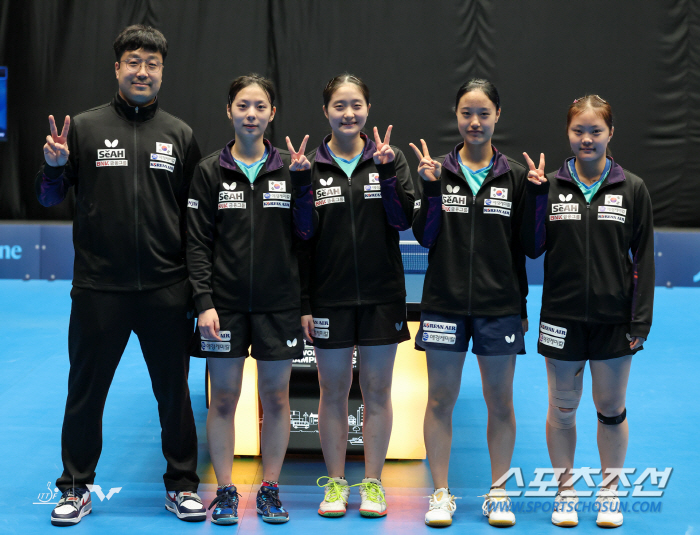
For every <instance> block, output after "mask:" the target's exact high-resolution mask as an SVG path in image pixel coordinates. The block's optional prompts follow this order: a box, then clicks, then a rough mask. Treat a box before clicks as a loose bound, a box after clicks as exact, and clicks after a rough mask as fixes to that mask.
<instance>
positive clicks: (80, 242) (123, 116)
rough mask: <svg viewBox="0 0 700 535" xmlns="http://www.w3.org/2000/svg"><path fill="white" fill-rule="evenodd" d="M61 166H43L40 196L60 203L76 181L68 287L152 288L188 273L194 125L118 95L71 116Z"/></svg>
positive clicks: (39, 178)
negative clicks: (187, 210)
mask: <svg viewBox="0 0 700 535" xmlns="http://www.w3.org/2000/svg"><path fill="white" fill-rule="evenodd" d="M68 148H69V150H70V156H69V159H68V163H67V165H66V166H65V167H51V166H49V165H45V166H44V168H43V170H42V171H40V172H39V174H38V175H37V177H36V181H35V189H36V194H37V198H38V199H39V202H40V203H41V204H43V205H44V206H53V205H54V204H58V203H60V202H61V201H62V200H63V199H64V198H65V196H66V194H67V193H68V190H69V189H70V188H71V186H73V187H75V200H76V203H75V214H74V217H73V244H74V246H75V264H74V267H73V285H74V286H77V287H80V288H90V289H93V290H103V291H134V290H151V289H155V288H162V287H165V286H170V285H171V284H175V283H176V282H179V281H181V280H183V279H185V278H187V269H186V268H185V239H184V233H185V224H186V222H185V206H186V204H187V190H188V189H189V186H190V180H191V179H192V172H193V171H194V167H195V165H196V164H197V161H198V160H199V158H200V152H199V147H198V146H197V142H196V141H195V139H194V136H193V135H192V129H191V128H190V127H189V126H187V124H185V123H184V122H183V121H181V120H180V119H178V118H177V117H175V116H173V115H170V114H169V113H166V112H165V111H163V110H161V109H159V107H158V101H156V102H154V103H153V104H151V105H150V106H142V107H132V106H129V105H128V104H127V103H126V102H125V101H124V100H123V99H122V98H121V97H120V96H119V95H118V94H117V95H116V96H115V97H114V99H113V100H112V102H111V103H110V104H105V105H103V106H99V107H97V108H93V109H91V110H88V111H86V112H83V113H80V114H78V115H76V116H75V117H73V120H72V122H71V126H70V130H69V132H68Z"/></svg>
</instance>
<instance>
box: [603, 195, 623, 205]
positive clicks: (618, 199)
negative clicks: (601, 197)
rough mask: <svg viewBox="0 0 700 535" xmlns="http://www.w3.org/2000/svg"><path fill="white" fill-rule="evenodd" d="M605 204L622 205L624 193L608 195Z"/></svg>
mask: <svg viewBox="0 0 700 535" xmlns="http://www.w3.org/2000/svg"><path fill="white" fill-rule="evenodd" d="M605 204H606V205H608V206H622V195H606V196H605Z"/></svg>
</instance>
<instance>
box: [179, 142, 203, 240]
mask: <svg viewBox="0 0 700 535" xmlns="http://www.w3.org/2000/svg"><path fill="white" fill-rule="evenodd" d="M201 158H202V153H201V152H200V150H199V145H198V144H197V140H196V139H195V138H194V135H193V136H192V137H190V142H189V144H188V145H187V149H186V151H185V161H184V162H182V184H181V186H180V190H179V191H178V192H177V204H178V206H179V207H180V214H182V215H181V217H180V235H181V236H182V243H183V244H186V243H187V196H188V194H189V191H190V185H191V184H192V176H193V175H194V170H195V169H196V167H197V163H198V162H199V160H200V159H201Z"/></svg>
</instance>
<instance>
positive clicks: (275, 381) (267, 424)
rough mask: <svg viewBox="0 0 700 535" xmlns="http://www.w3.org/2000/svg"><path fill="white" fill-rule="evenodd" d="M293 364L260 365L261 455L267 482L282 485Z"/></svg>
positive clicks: (259, 363) (262, 363) (285, 362)
mask: <svg viewBox="0 0 700 535" xmlns="http://www.w3.org/2000/svg"><path fill="white" fill-rule="evenodd" d="M291 372H292V361H291V360H278V361H263V360H259V361H258V392H259V394H260V401H261V402H262V406H263V425H262V440H261V445H260V449H261V453H262V464H263V479H265V480H267V481H278V480H279V477H280V471H281V470H282V463H283V462H284V454H285V453H286V452H287V445H288V444H289V376H290V374H291Z"/></svg>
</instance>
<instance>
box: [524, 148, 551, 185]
mask: <svg viewBox="0 0 700 535" xmlns="http://www.w3.org/2000/svg"><path fill="white" fill-rule="evenodd" d="M523 156H525V160H527V165H529V166H530V171H529V172H528V173H527V179H528V180H529V181H530V182H532V183H533V184H537V185H538V186H539V185H540V184H544V183H545V182H547V178H546V177H545V176H544V153H541V154H540V165H539V167H535V162H533V161H532V160H531V159H530V157H529V156H528V155H527V152H523Z"/></svg>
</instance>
